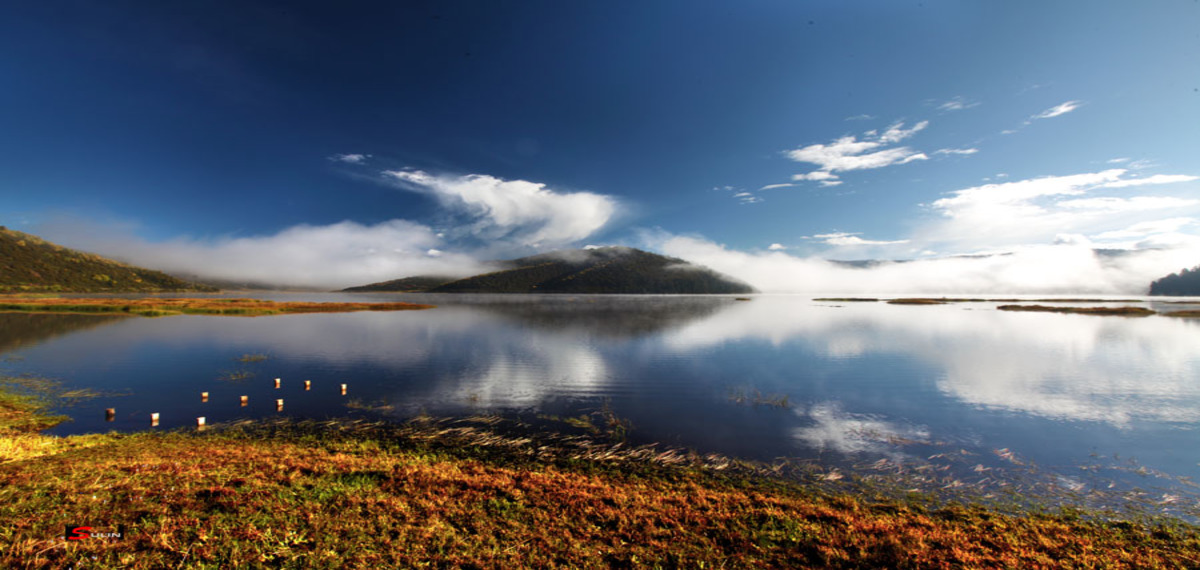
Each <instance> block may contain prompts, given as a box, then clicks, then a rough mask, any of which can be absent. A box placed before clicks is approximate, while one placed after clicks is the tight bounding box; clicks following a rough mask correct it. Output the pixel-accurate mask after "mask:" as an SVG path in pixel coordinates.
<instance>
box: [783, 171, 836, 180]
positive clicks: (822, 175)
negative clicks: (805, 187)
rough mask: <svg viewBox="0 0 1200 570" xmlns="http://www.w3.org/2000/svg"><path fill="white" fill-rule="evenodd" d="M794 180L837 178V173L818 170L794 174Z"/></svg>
mask: <svg viewBox="0 0 1200 570" xmlns="http://www.w3.org/2000/svg"><path fill="white" fill-rule="evenodd" d="M792 180H837V175H836V174H831V173H829V172H826V171H824V170H816V171H813V172H809V173H807V174H793V175H792Z"/></svg>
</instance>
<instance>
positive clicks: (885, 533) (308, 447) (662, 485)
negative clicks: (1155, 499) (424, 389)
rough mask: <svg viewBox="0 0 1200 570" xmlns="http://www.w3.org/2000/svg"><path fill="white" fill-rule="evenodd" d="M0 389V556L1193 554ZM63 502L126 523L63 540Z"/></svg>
mask: <svg viewBox="0 0 1200 570" xmlns="http://www.w3.org/2000/svg"><path fill="white" fill-rule="evenodd" d="M0 406H2V408H0V409H3V411H4V415H3V416H0V441H3V442H4V444H5V446H6V447H5V449H9V448H10V447H11V446H12V444H11V443H10V442H12V441H13V440H14V439H16V438H24V439H25V442H24V443H22V444H20V447H22V448H24V449H35V448H36V451H33V452H21V453H8V454H6V455H5V456H4V458H3V463H2V464H0V516H2V517H3V519H4V520H5V521H7V524H6V525H5V526H4V527H3V528H0V538H2V539H3V540H0V543H2V544H3V546H0V564H4V565H7V566H9V567H22V566H59V567H65V566H70V565H77V564H86V565H89V566H93V565H94V566H101V567H115V566H120V567H126V568H162V567H212V566H224V567H248V566H260V565H267V566H281V567H293V566H296V567H298V566H301V565H303V566H306V567H355V566H373V567H407V566H416V565H423V564H432V565H437V566H457V567H461V566H496V567H536V566H543V567H544V566H573V567H593V566H596V567H600V566H605V567H612V566H617V567H702V566H714V567H720V566H727V567H751V566H754V567H791V568H818V567H819V568H849V567H862V566H864V565H865V566H876V567H930V566H957V567H1034V566H1061V565H1067V566H1085V567H1091V566H1106V567H1118V568H1120V567H1124V568H1135V567H1160V566H1161V567H1177V566H1192V565H1195V564H1200V529H1197V528H1196V527H1194V526H1189V525H1186V524H1182V523H1179V522H1177V521H1170V520H1140V521H1138V520H1134V521H1129V520H1108V519H1105V518H1104V517H1099V518H1097V517H1090V516H1085V514H1084V513H1080V512H1078V511H1058V512H1040V513H1026V514H1006V513H1002V512H998V511H995V510H991V509H988V508H985V507H982V506H978V505H975V506H972V505H969V504H963V503H956V502H949V503H945V502H941V503H939V502H931V501H929V500H928V499H927V498H923V497H918V496H914V497H912V498H910V499H898V498H896V497H893V496H885V495H876V494H871V493H863V492H861V491H860V492H858V493H853V494H852V493H849V492H847V491H845V490H839V489H838V484H837V483H833V482H830V480H831V479H834V478H832V477H826V478H824V479H823V480H824V481H825V483H822V482H821V481H822V479H812V480H809V481H807V482H806V481H800V480H795V479H784V478H780V477H779V476H778V475H777V474H776V473H773V472H772V470H771V469H770V468H769V467H768V466H761V465H755V464H751V463H744V462H736V461H731V460H729V459H727V458H722V457H719V456H714V455H708V456H700V455H696V454H690V453H687V452H683V451H679V450H670V449H662V448H658V447H655V446H641V447H630V446H626V445H623V444H613V443H608V442H604V441H597V440H594V439H591V438H588V437H585V436H566V435H557V434H554V433H549V432H545V431H530V430H529V429H528V426H525V425H521V424H514V423H511V422H506V421H504V420H501V419H499V418H496V417H473V418H465V419H462V420H457V421H449V420H442V421H437V420H430V419H428V418H423V419H421V420H419V421H416V422H412V423H408V424H404V425H385V424H378V423H364V422H352V421H340V422H289V421H268V422H242V423H237V424H233V425H225V426H217V427H216V428H213V429H208V430H205V431H195V430H188V431H174V432H168V433H137V434H119V433H111V434H106V435H90V436H71V437H66V438H57V437H49V436H42V435H38V434H37V429H38V428H39V427H40V426H44V425H45V424H46V423H47V422H53V421H57V419H56V418H51V417H46V416H42V415H40V413H41V408H39V406H38V404H35V403H33V402H32V401H31V400H27V399H22V398H17V399H13V398H12V396H11V395H5V396H4V397H3V398H2V399H0ZM75 524H90V525H93V526H94V527H98V528H100V529H104V528H107V527H115V526H116V525H118V524H122V525H125V528H126V537H125V538H124V539H122V540H113V541H106V540H89V541H81V542H78V543H71V542H68V541H65V540H63V536H62V532H63V528H65V527H66V526H67V525H75Z"/></svg>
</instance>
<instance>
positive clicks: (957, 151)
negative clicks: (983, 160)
mask: <svg viewBox="0 0 1200 570" xmlns="http://www.w3.org/2000/svg"><path fill="white" fill-rule="evenodd" d="M977 152H979V149H977V148H941V149H938V150H935V151H933V154H960V155H970V154H975V153H977Z"/></svg>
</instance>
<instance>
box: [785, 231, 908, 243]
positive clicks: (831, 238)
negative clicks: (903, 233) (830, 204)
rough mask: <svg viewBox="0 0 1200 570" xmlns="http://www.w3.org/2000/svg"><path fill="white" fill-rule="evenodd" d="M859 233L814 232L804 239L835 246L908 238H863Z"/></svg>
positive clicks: (900, 241) (898, 241)
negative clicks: (879, 239)
mask: <svg viewBox="0 0 1200 570" xmlns="http://www.w3.org/2000/svg"><path fill="white" fill-rule="evenodd" d="M859 235H860V234H857V233H846V232H834V233H829V234H816V235H814V236H812V237H811V238H806V239H818V240H821V241H822V243H825V244H828V245H835V246H859V245H892V244H898V243H908V240H906V239H902V240H895V241H877V240H869V239H863V238H860V237H858V236H859Z"/></svg>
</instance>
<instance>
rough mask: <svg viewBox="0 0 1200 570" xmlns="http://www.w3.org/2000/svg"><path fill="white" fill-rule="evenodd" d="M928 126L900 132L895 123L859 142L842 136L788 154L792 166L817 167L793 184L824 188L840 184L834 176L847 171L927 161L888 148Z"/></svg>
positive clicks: (923, 123) (926, 123) (906, 150)
mask: <svg viewBox="0 0 1200 570" xmlns="http://www.w3.org/2000/svg"><path fill="white" fill-rule="evenodd" d="M927 126H929V121H921V122H919V123H917V124H915V125H913V126H912V127H911V128H908V129H906V128H904V123H896V124H894V125H892V126H890V127H888V128H887V129H886V130H885V131H883V132H882V133H879V132H878V131H867V132H866V133H863V135H862V136H863V138H862V140H859V138H858V137H857V136H845V137H842V138H839V139H837V140H835V141H833V142H831V143H828V144H812V145H808V146H805V147H801V148H798V149H794V150H790V151H788V152H787V153H786V154H787V157H788V158H790V159H792V160H794V161H796V162H806V163H809V164H815V165H817V170H815V171H813V172H809V173H806V174H797V175H794V176H793V177H792V179H793V180H797V181H800V180H815V181H820V182H821V184H823V185H826V186H834V185H837V184H839V183H840V181H839V180H838V176H837V175H836V174H834V173H836V172H846V171H851V170H867V169H874V168H883V167H885V166H891V165H894V164H907V163H909V162H912V161H914V160H927V159H928V158H929V156H927V155H926V154H925V153H923V152H920V151H917V150H913V149H912V148H909V147H905V146H891V145H895V144H896V143H899V142H901V141H903V140H905V139H908V138H909V137H911V136H913V135H914V134H916V133H918V132H920V131H922V130H924V129H925V127H927Z"/></svg>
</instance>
